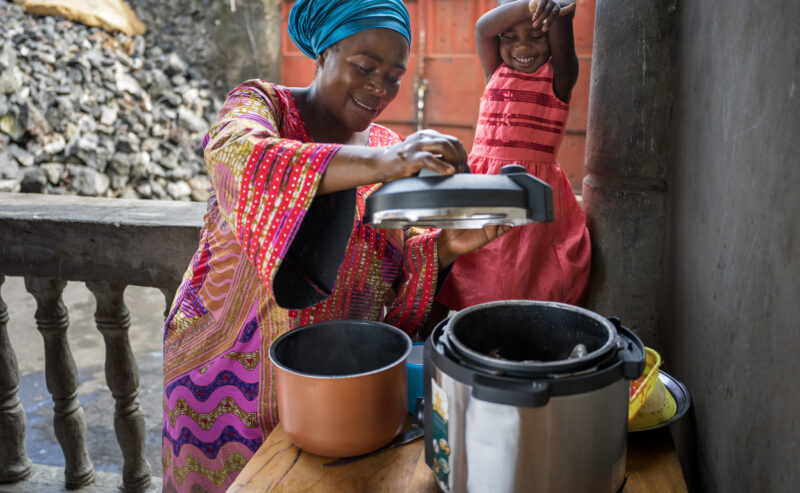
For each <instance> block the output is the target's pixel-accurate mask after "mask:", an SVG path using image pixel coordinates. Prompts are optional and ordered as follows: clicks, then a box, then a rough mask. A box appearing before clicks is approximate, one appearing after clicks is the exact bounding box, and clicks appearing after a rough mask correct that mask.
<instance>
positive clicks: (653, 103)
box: [583, 0, 676, 345]
mask: <svg viewBox="0 0 800 493" xmlns="http://www.w3.org/2000/svg"><path fill="white" fill-rule="evenodd" d="M675 7H676V1H675V0H651V1H648V2H630V1H624V0H597V7H596V11H595V31H594V49H593V54H594V55H593V58H592V80H591V89H590V96H589V114H588V123H587V140H586V168H587V176H586V177H585V178H584V181H583V203H584V208H585V211H586V215H587V220H588V224H589V229H590V232H591V234H592V247H593V259H592V274H591V280H590V284H589V292H588V295H587V300H586V305H587V307H588V308H590V309H592V310H594V311H596V312H598V313H601V314H603V315H615V316H618V317H619V318H620V319H622V322H623V324H625V325H626V326H628V327H630V328H631V329H633V330H634V331H635V332H636V333H637V334H638V335H639V336H640V337H642V339H643V340H644V341H645V344H648V345H655V344H656V343H657V341H658V334H657V322H658V321H657V313H658V305H659V301H660V298H661V294H662V281H663V264H664V256H665V240H666V224H667V195H666V192H667V182H666V175H667V163H668V161H669V151H670V147H669V129H670V113H671V109H672V91H673V66H674V63H675V60H674V58H673V23H674V17H675Z"/></svg>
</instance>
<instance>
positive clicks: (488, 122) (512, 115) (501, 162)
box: [437, 62, 591, 310]
mask: <svg viewBox="0 0 800 493" xmlns="http://www.w3.org/2000/svg"><path fill="white" fill-rule="evenodd" d="M568 114H569V105H567V104H566V103H564V102H562V101H561V100H559V99H558V97H556V95H555V94H554V93H553V67H552V64H551V63H550V62H547V63H545V64H544V65H542V66H541V67H540V68H539V70H537V71H536V72H535V73H533V74H525V73H522V72H518V71H515V70H513V69H511V68H510V67H508V66H507V65H505V64H502V65H501V66H500V67H499V68H498V69H497V70H496V71H495V73H494V74H493V75H492V78H491V79H490V80H489V82H488V84H487V85H486V89H485V91H484V94H483V97H482V98H481V106H480V117H479V120H478V126H477V129H476V131H475V141H474V144H473V146H472V151H471V153H470V156H469V165H470V168H471V170H472V172H473V173H484V174H497V173H499V172H500V168H502V167H503V166H505V165H507V164H520V165H522V166H524V167H525V168H526V169H527V170H528V173H530V174H531V175H533V176H536V177H538V178H540V179H542V180H544V181H546V182H547V183H548V184H549V185H550V186H551V187H552V188H553V202H554V208H555V221H554V222H552V223H538V224H531V225H527V226H521V227H516V228H514V229H513V230H511V231H510V232H509V233H507V234H506V235H504V236H502V237H501V238H499V239H498V240H497V241H493V242H491V243H489V244H487V245H486V246H484V247H483V248H481V249H480V250H477V251H475V252H472V253H469V254H466V255H463V256H461V257H460V258H459V259H458V260H457V261H456V262H455V264H454V265H453V269H452V272H451V273H450V275H449V276H448V278H447V280H446V281H445V282H444V284H443V286H442V290H441V292H440V293H439V296H438V298H437V300H438V301H440V302H441V303H443V304H445V305H447V306H449V307H450V308H451V309H455V310H460V309H462V308H465V307H468V306H472V305H476V304H478V303H484V302H488V301H496V300H508V299H531V300H546V301H561V302H565V303H572V304H575V303H578V302H579V301H580V299H581V298H582V296H583V294H584V291H585V290H586V286H587V283H588V280H589V266H590V262H591V245H590V241H589V231H588V230H587V229H586V220H585V217H584V214H583V210H582V209H581V207H580V205H579V204H578V202H577V200H576V199H575V195H574V194H573V193H572V189H571V188H570V185H569V181H568V180H567V177H566V176H565V175H564V172H563V171H562V170H561V168H560V167H559V165H558V162H557V161H556V154H557V153H558V147H559V145H560V144H561V140H562V139H563V137H564V131H565V128H566V122H567V115H568Z"/></svg>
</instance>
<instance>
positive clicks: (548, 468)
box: [420, 300, 645, 493]
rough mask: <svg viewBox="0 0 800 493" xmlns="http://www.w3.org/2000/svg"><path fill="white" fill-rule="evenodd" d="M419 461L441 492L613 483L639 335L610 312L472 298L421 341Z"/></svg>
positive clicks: (582, 488)
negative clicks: (472, 301)
mask: <svg viewBox="0 0 800 493" xmlns="http://www.w3.org/2000/svg"><path fill="white" fill-rule="evenodd" d="M424 354H425V356H424V357H425V367H424V378H425V383H424V385H425V397H424V404H422V403H421V404H422V405H421V407H422V409H420V414H421V415H422V416H421V417H422V419H423V423H424V424H423V426H424V429H425V461H426V463H427V464H428V466H429V467H430V468H431V469H432V470H433V471H434V475H435V477H436V481H437V482H438V484H439V486H440V487H441V488H442V489H443V490H444V491H447V492H472V493H475V492H492V493H495V492H523V491H524V492H615V491H617V490H618V489H619V488H620V486H621V485H622V481H623V477H624V473H625V456H626V443H627V442H626V437H627V417H628V395H629V380H633V379H635V378H636V377H638V376H639V375H640V374H641V372H642V370H643V367H644V357H645V353H644V346H643V345H642V342H641V341H640V340H639V338H638V337H637V336H636V335H635V334H634V333H633V332H631V331H630V330H628V329H627V328H625V327H623V326H622V325H621V324H620V323H619V321H618V320H616V319H607V318H605V317H602V316H600V315H598V314H596V313H594V312H592V311H589V310H586V309H583V308H579V307H576V306H572V305H567V304H562V303H554V302H539V301H527V300H522V301H515V300H512V301H498V302H491V303H483V304H480V305H476V306H473V307H470V308H467V309H464V310H461V311H459V312H457V313H456V314H455V315H453V316H452V317H450V318H449V319H446V320H444V321H442V322H441V323H440V324H439V325H438V326H437V327H436V328H435V329H434V331H433V333H432V334H431V336H430V337H429V338H428V340H427V341H426V343H425V350H424Z"/></svg>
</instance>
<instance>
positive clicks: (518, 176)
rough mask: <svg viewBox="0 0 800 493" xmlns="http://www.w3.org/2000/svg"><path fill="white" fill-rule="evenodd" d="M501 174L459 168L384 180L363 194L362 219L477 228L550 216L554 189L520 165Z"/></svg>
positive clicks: (381, 225)
mask: <svg viewBox="0 0 800 493" xmlns="http://www.w3.org/2000/svg"><path fill="white" fill-rule="evenodd" d="M500 173H501V174H499V175H478V174H469V173H457V174H455V175H450V176H441V175H435V176H419V177H412V178H404V179H401V180H396V181H393V182H390V183H387V184H385V185H383V186H382V187H380V188H379V189H378V190H376V191H375V192H374V193H373V194H371V195H370V196H369V197H367V199H366V203H365V213H364V222H365V223H368V224H372V225H373V226H375V227H378V228H403V227H407V226H412V225H413V226H430V227H436V228H462V229H469V228H480V227H483V226H484V225H487V224H509V225H514V226H517V225H521V224H528V223H532V222H545V221H552V220H553V217H554V213H553V191H552V189H551V188H550V186H549V185H548V184H547V183H545V182H543V181H542V180H540V179H538V178H536V177H533V176H531V175H529V174H527V173H526V172H525V168H523V167H522V166H519V165H508V166H504V167H503V169H502V170H501V172H500Z"/></svg>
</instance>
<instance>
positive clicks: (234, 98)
mask: <svg viewBox="0 0 800 493" xmlns="http://www.w3.org/2000/svg"><path fill="white" fill-rule="evenodd" d="M253 98H256V99H259V100H261V101H262V102H263V103H264V104H266V105H267V106H268V107H269V109H270V110H271V111H272V112H274V113H284V112H285V111H286V110H287V109H288V108H293V107H294V106H295V105H294V98H293V97H292V93H291V91H290V90H289V88H287V87H283V86H281V85H278V84H273V83H271V82H267V81H264V80H261V79H250V80H246V81H244V82H242V83H241V84H239V85H238V86H236V87H234V88H233V89H232V90H231V91H230V92H229V93H228V97H227V102H228V103H229V104H230V103H234V104H235V103H237V102H243V101H245V100H247V99H253Z"/></svg>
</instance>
